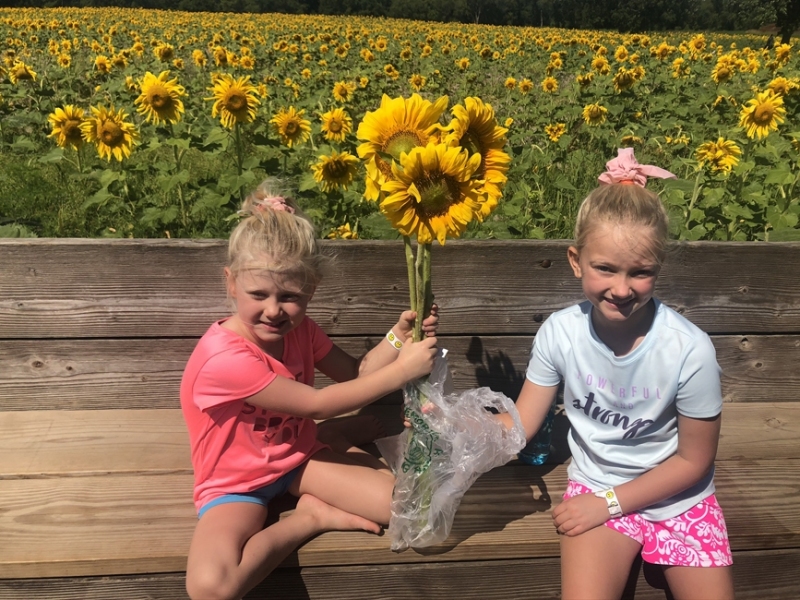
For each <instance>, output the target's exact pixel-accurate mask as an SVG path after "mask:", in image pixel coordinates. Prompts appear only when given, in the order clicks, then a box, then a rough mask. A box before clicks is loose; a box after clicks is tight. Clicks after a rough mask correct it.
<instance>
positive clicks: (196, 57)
mask: <svg viewBox="0 0 800 600" xmlns="http://www.w3.org/2000/svg"><path fill="white" fill-rule="evenodd" d="M192 62H193V63H194V64H195V65H196V66H198V67H205V66H206V63H207V62H208V57H207V56H206V53H205V52H203V51H202V50H200V49H195V50H192Z"/></svg>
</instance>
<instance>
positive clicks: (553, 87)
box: [542, 77, 558, 94]
mask: <svg viewBox="0 0 800 600" xmlns="http://www.w3.org/2000/svg"><path fill="white" fill-rule="evenodd" d="M542 90H544V92H545V93H547V94H554V93H556V92H557V91H558V80H557V79H556V78H555V77H545V79H544V80H543V81H542Z"/></svg>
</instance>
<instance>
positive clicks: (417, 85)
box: [408, 73, 428, 92]
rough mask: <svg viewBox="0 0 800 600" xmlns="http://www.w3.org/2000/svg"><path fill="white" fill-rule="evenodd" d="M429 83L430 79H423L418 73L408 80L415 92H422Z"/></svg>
mask: <svg viewBox="0 0 800 600" xmlns="http://www.w3.org/2000/svg"><path fill="white" fill-rule="evenodd" d="M427 82H428V79H427V78H426V77H423V76H422V75H419V74H416V73H415V74H414V75H412V76H411V77H409V78H408V83H409V84H410V85H411V87H412V88H414V91H416V92H418V91H420V90H421V89H422V88H423V87H425V84H426V83H427Z"/></svg>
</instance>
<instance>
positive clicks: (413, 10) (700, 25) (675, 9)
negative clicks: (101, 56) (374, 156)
mask: <svg viewBox="0 0 800 600" xmlns="http://www.w3.org/2000/svg"><path fill="white" fill-rule="evenodd" d="M0 6H6V7H23V6H27V7H40V8H42V7H44V8H53V7H65V6H73V7H100V6H119V7H126V8H155V9H164V10H185V11H191V12H198V11H200V12H236V13H242V12H252V13H269V12H279V13H295V14H301V13H302V14H325V15H363V16H376V17H395V18H413V19H420V20H425V21H441V22H462V23H483V24H491V25H519V26H534V27H565V28H574V29H611V30H618V31H620V32H626V33H627V32H632V33H633V32H646V31H666V30H675V29H681V30H711V31H744V30H753V29H758V28H760V27H763V26H766V25H771V24H775V25H776V26H777V28H778V30H779V35H780V39H781V41H783V42H784V43H788V42H789V38H790V36H791V35H792V33H793V32H794V31H795V29H797V28H798V27H800V0H699V1H698V0H177V1H176V0H6V1H5V2H3V1H2V0H0Z"/></svg>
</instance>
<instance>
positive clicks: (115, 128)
mask: <svg viewBox="0 0 800 600" xmlns="http://www.w3.org/2000/svg"><path fill="white" fill-rule="evenodd" d="M97 137H99V138H100V139H101V140H103V143H104V144H105V145H106V146H109V147H110V148H115V147H117V146H119V145H120V144H122V142H123V140H124V139H125V132H124V131H122V128H120V126H119V125H117V124H116V123H115V122H114V121H104V122H103V124H102V125H101V126H100V132H99V135H98V136H97Z"/></svg>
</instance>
